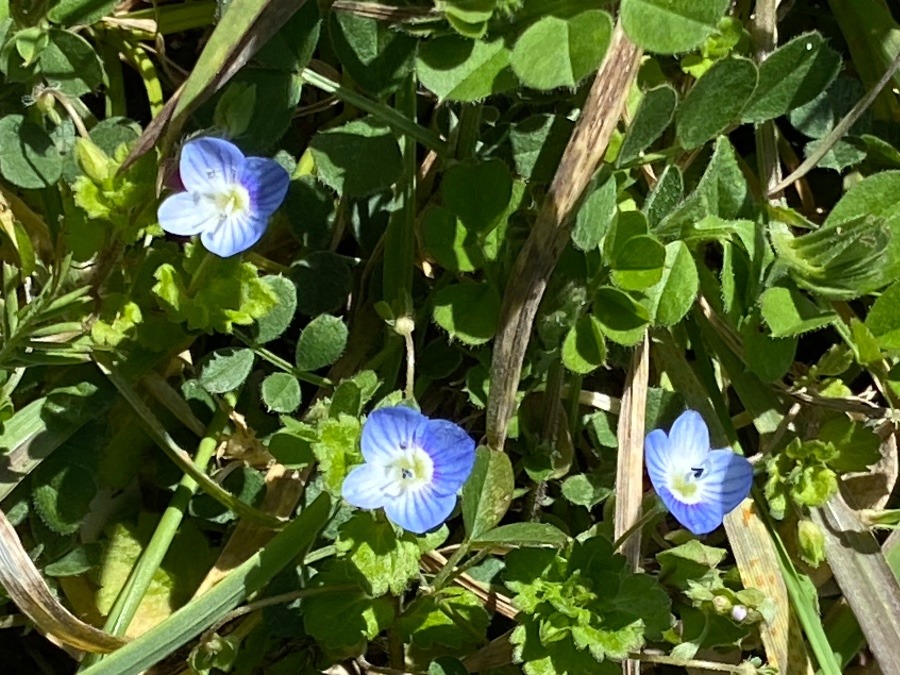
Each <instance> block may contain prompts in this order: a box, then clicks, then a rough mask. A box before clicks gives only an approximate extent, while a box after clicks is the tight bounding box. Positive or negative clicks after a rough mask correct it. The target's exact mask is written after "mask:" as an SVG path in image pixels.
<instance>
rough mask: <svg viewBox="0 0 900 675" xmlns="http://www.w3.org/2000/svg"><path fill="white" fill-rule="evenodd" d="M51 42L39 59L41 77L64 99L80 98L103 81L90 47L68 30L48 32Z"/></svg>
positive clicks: (97, 62)
mask: <svg viewBox="0 0 900 675" xmlns="http://www.w3.org/2000/svg"><path fill="white" fill-rule="evenodd" d="M48 36H49V38H50V42H49V44H48V45H47V47H46V48H45V49H44V50H43V51H42V52H41V55H40V57H39V58H38V66H39V68H40V71H41V74H42V75H43V76H44V78H45V79H46V80H47V81H48V82H53V83H54V87H55V88H58V89H59V90H60V91H62V92H63V93H64V94H66V95H67V96H75V97H78V96H83V95H85V94H88V93H90V92H92V91H94V90H95V89H96V88H97V87H99V86H100V84H101V82H102V81H103V66H102V65H101V63H100V57H99V56H97V52H95V51H94V48H93V47H91V45H90V43H89V42H88V41H87V40H85V39H84V38H83V37H81V36H80V35H76V34H75V33H73V32H71V31H67V30H60V29H57V28H51V29H50V30H49V31H48Z"/></svg>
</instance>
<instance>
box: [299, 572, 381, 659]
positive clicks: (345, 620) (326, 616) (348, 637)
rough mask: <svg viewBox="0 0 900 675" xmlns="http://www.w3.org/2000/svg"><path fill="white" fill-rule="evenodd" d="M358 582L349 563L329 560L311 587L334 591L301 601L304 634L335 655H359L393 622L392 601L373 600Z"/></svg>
mask: <svg viewBox="0 0 900 675" xmlns="http://www.w3.org/2000/svg"><path fill="white" fill-rule="evenodd" d="M361 581H362V580H361V579H359V576H358V574H357V572H356V570H355V569H354V567H353V565H352V564H351V563H350V562H349V561H345V560H335V561H330V562H329V563H328V564H326V566H325V567H324V569H323V570H322V571H320V572H319V573H318V574H317V575H316V576H315V577H314V578H313V582H312V583H313V588H321V589H323V590H326V589H328V587H329V586H334V587H336V588H335V590H334V591H332V592H323V593H321V594H319V595H313V596H310V597H308V598H304V599H303V603H302V605H301V609H302V611H303V626H304V629H305V630H306V633H307V634H308V635H309V636H311V637H313V638H314V639H315V640H316V641H317V642H318V643H319V644H321V645H322V646H324V647H325V648H326V649H328V650H330V651H331V652H333V653H336V654H335V655H344V656H350V655H358V654H362V653H363V652H364V651H365V647H366V643H367V642H368V641H369V640H371V639H372V638H374V637H375V636H376V635H378V634H379V633H380V632H381V631H382V630H384V629H385V628H387V627H388V626H389V625H391V623H392V622H393V620H394V601H393V600H392V599H391V598H387V597H382V598H372V597H371V596H370V595H369V594H368V593H366V591H365V590H364V588H363V587H362V586H361V585H359V584H360V582H361ZM354 584H356V586H355V587H354Z"/></svg>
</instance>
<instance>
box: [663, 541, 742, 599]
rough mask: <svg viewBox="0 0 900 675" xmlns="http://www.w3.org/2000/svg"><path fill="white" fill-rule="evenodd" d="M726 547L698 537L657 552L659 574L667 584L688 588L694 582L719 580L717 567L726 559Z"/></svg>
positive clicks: (706, 582) (684, 589)
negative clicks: (712, 544)
mask: <svg viewBox="0 0 900 675" xmlns="http://www.w3.org/2000/svg"><path fill="white" fill-rule="evenodd" d="M726 555H728V552H727V551H726V550H725V549H721V548H713V547H712V546H707V545H706V544H703V543H701V542H699V541H697V540H696V539H693V540H691V541H689V542H687V543H684V544H681V545H680V546H675V547H674V548H670V549H668V550H666V551H661V552H660V553H657V554H656V559H657V561H659V576H660V579H661V580H664V581H665V583H666V584H668V585H671V586H674V587H675V588H679V589H681V590H683V591H686V590H688V589H689V588H690V587H691V585H692V584H695V583H702V584H708V583H709V582H710V581H718V580H719V575H718V574H717V573H716V572H717V571H716V567H718V565H719V564H720V563H721V562H722V561H723V560H725V556H726Z"/></svg>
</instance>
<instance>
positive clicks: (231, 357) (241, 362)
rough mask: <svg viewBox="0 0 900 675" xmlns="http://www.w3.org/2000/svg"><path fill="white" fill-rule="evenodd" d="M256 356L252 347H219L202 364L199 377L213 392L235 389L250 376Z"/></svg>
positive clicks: (210, 391)
mask: <svg viewBox="0 0 900 675" xmlns="http://www.w3.org/2000/svg"><path fill="white" fill-rule="evenodd" d="M255 358H256V356H255V354H254V353H253V350H252V349H245V348H241V349H238V348H235V347H226V348H224V349H217V350H216V351H214V352H213V353H212V354H210V356H209V357H208V358H207V359H206V360H205V361H204V362H203V363H202V364H201V365H200V375H199V376H198V377H197V379H198V380H199V381H200V384H201V385H202V386H203V388H204V389H206V391H208V392H209V393H211V394H224V393H226V392H229V391H234V390H235V389H237V388H238V387H240V386H241V385H242V384H244V381H245V380H246V379H247V377H249V375H250V371H251V370H253V361H254V360H255Z"/></svg>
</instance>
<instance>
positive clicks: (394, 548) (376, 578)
mask: <svg viewBox="0 0 900 675" xmlns="http://www.w3.org/2000/svg"><path fill="white" fill-rule="evenodd" d="M335 545H336V546H337V549H338V551H340V552H342V553H343V554H344V559H345V560H347V561H348V562H349V563H350V564H352V565H353V566H354V567H355V568H356V570H357V571H358V572H359V573H360V575H361V578H364V579H365V580H366V582H367V583H368V586H369V587H368V591H369V593H370V594H371V595H373V596H379V595H384V594H385V593H387V592H388V591H390V592H391V593H393V594H394V595H401V594H402V593H403V592H404V591H405V590H406V588H407V586H408V585H409V582H410V580H411V579H412V578H414V577H415V576H417V575H418V573H419V554H420V551H419V544H418V541H417V540H416V537H414V536H413V535H411V534H409V533H408V532H405V533H403V534H402V535H401V536H399V537H398V536H397V532H396V530H395V529H394V526H393V525H391V524H390V523H389V522H388V521H387V520H385V519H384V518H381V517H376V516H375V515H374V514H372V513H369V512H359V513H356V514H354V515H353V517H351V518H350V520H348V521H347V522H346V523H344V524H343V525H341V527H340V529H339V530H338V539H337V542H336V544H335Z"/></svg>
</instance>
